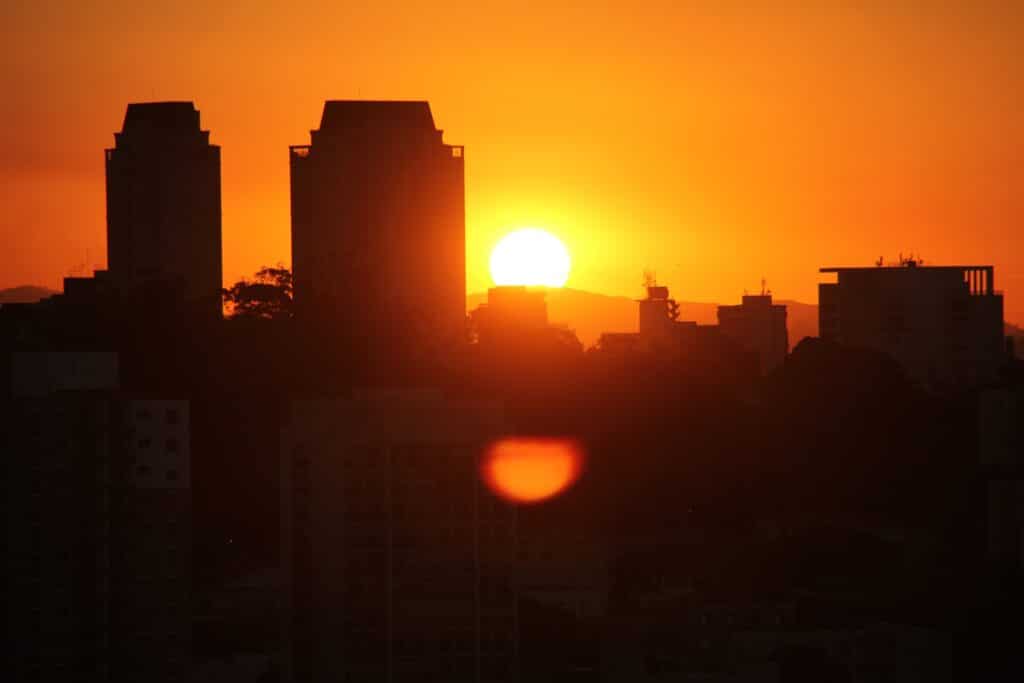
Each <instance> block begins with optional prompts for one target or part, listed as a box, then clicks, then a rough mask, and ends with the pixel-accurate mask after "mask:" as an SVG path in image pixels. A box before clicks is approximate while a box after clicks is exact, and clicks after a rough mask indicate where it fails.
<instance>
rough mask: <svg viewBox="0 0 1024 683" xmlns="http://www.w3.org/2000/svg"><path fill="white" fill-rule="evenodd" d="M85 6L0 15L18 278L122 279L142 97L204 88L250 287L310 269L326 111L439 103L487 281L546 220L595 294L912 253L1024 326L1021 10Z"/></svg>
mask: <svg viewBox="0 0 1024 683" xmlns="http://www.w3.org/2000/svg"><path fill="white" fill-rule="evenodd" d="M88 4H89V5H91V6H90V7H88V8H86V7H84V6H83V5H84V3H81V4H80V3H70V2H66V3H60V2H45V1H44V2H38V3H33V4H31V5H29V4H28V3H24V4H23V6H16V5H15V4H14V3H10V6H5V7H4V8H3V9H0V19H2V28H0V31H2V33H3V41H4V45H3V47H0V54H2V55H3V58H2V62H0V63H2V67H0V83H2V85H3V86H4V92H5V99H4V109H3V126H2V127H0V131H2V132H0V142H2V145H3V149H4V155H3V161H2V165H0V175H2V187H3V188H4V189H3V190H2V192H3V199H4V208H5V211H4V217H3V219H0V235H2V240H3V244H4V245H5V246H6V248H7V260H6V262H5V264H4V267H3V269H2V270H0V272H2V276H0V287H10V286H15V285H20V284H39V285H45V286H48V287H53V288H58V287H59V285H60V279H61V278H62V277H63V276H65V275H68V274H70V273H72V272H78V273H81V270H80V269H81V268H82V266H85V267H86V268H90V269H91V268H92V267H102V266H103V265H104V264H105V260H106V259H105V255H106V247H105V200H104V176H103V149H104V148H107V147H111V146H112V145H113V132H114V131H115V130H118V129H119V128H120V125H121V122H122V119H123V116H124V110H125V106H126V105H127V103H129V102H134V101H150V100H192V101H194V102H195V103H196V106H197V108H199V109H200V111H201V113H202V125H203V128H204V129H207V130H210V131H211V142H212V143H213V144H217V145H220V146H221V147H222V152H223V160H222V177H223V225H224V237H223V243H224V276H225V279H226V280H227V281H228V282H231V281H233V280H235V279H237V278H238V277H240V276H242V275H248V274H251V273H252V272H253V271H255V270H256V269H257V268H258V267H259V266H260V265H263V264H272V263H276V262H278V261H282V262H285V263H287V262H288V261H289V258H290V246H289V208H288V165H287V147H288V145H290V144H305V143H307V142H308V139H309V138H308V134H309V130H310V129H312V128H315V127H316V126H317V125H318V121H319V115H320V111H321V109H322V106H323V101H324V100H325V99H332V98H338V99H340V98H367V99H370V98H372V99H426V100H429V101H430V104H431V108H432V110H433V112H434V117H435V121H436V123H437V125H438V127H440V128H443V129H444V130H445V131H446V132H445V139H446V141H447V142H449V143H452V144H459V145H465V146H466V206H467V226H466V227H467V289H468V291H470V292H478V291H482V290H484V289H486V287H487V286H488V284H489V276H488V272H487V262H488V256H489V253H490V249H491V247H492V246H493V245H494V244H495V243H496V242H497V240H498V239H499V238H500V237H501V236H502V235H504V234H505V233H506V232H508V231H511V230H513V229H515V228H518V227H524V226H536V227H542V228H545V229H547V230H549V231H551V232H553V233H555V234H556V235H558V236H559V237H560V238H561V239H562V240H563V241H564V242H565V244H566V246H567V247H568V249H569V251H570V253H571V255H572V259H573V269H572V272H571V274H570V276H569V281H568V283H567V285H568V286H570V287H574V288H578V289H584V290H590V291H594V292H600V293H606V294H624V295H636V294H637V293H638V291H639V285H640V280H641V271H642V270H643V269H645V268H651V269H653V270H655V271H656V272H657V273H658V277H659V280H661V281H663V282H664V283H666V284H668V285H669V286H671V287H672V291H673V294H674V295H676V296H678V297H680V298H682V299H686V300H704V301H719V302H723V303H728V302H732V301H735V300H737V299H738V298H739V296H740V294H741V293H742V291H743V289H750V290H753V289H756V288H757V287H758V286H759V281H760V278H761V277H762V276H764V277H766V278H767V279H768V283H769V286H770V287H771V288H772V289H773V290H774V291H775V292H776V293H777V294H778V295H779V296H781V297H784V298H787V299H798V300H802V301H807V302H814V301H816V299H817V294H816V286H817V283H818V282H819V281H820V278H819V276H818V274H817V268H818V267H819V266H823V265H868V264H870V263H871V262H873V261H874V260H875V259H877V258H878V257H879V256H882V255H884V256H885V257H886V258H889V259H894V258H896V256H897V254H898V253H899V252H903V253H904V254H906V253H907V252H909V251H915V252H919V253H921V254H922V255H923V257H924V258H925V260H926V261H928V262H932V263H993V264H994V265H995V266H996V286H997V288H999V289H1003V290H1005V291H1006V315H1007V319H1008V320H1011V321H1020V320H1022V319H1024V249H1022V248H1021V246H1020V234H1021V233H1024V230H1022V229H1021V217H1022V216H1024V192H1022V191H1021V190H1022V189H1024V132H1022V130H1021V126H1020V123H1019V114H1020V111H1021V110H1022V104H1024V94H1022V93H1024V68H1022V67H1024V51H1022V50H1021V49H1020V44H1021V42H1022V41H1024V6H1022V5H1021V4H1020V3H1015V2H1006V3H994V2H990V3H972V4H967V3H964V6H963V7H962V8H960V9H956V10H952V9H949V8H935V7H927V6H926V5H927V3H897V4H899V7H889V6H886V4H885V3H865V4H864V6H862V7H860V8H856V9H850V8H846V9H827V10H826V9H796V8H793V7H784V5H786V4H789V3H777V4H778V7H776V8H774V9H771V8H767V6H763V7H762V8H761V9H758V10H753V9H751V8H750V7H746V6H740V5H739V4H737V6H736V7H735V8H732V9H723V8H722V7H721V4H720V3H714V4H713V3H701V4H705V5H706V8H694V7H690V8H686V7H683V8H680V7H678V6H677V5H679V3H675V2H658V3H641V4H627V3H602V4H596V3H594V4H590V5H589V6H588V7H581V6H578V5H579V3H543V4H538V5H537V6H530V5H522V4H520V5H514V6H504V7H492V8H481V7H478V6H476V5H475V4H469V3H467V4H465V5H464V6H459V5H458V4H456V3H435V4H433V5H429V6H425V5H420V4H417V3H411V2H405V3H402V2H390V3H385V2H382V3H374V4H373V6H372V7H370V6H365V7H363V6H360V7H340V6H337V5H336V4H334V3H326V2H323V3H307V4H306V6H304V7H301V8H297V7H291V6H288V5H285V4H283V3H282V4H276V3H266V2H264V3H244V4H243V3H225V6H222V7H219V8H210V7H207V6H206V4H205V3H199V2H195V1H194V0H183V1H180V2H175V3H167V2H157V3H146V4H143V3H127V2H95V3H88ZM766 5H767V3H766ZM978 5H981V6H978ZM712 7H713V8H714V9H709V8H712Z"/></svg>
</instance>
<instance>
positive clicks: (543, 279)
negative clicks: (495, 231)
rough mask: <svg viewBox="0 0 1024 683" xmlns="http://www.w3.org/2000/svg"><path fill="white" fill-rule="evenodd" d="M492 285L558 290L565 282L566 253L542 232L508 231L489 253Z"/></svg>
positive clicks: (526, 229)
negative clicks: (554, 288)
mask: <svg viewBox="0 0 1024 683" xmlns="http://www.w3.org/2000/svg"><path fill="white" fill-rule="evenodd" d="M491 279H492V280H494V284H496V285H499V286H503V285H526V286H532V287H536V286H541V287H561V286H562V285H564V284H565V281H566V280H568V279H569V251H568V250H567V249H566V248H565V245H564V244H562V241H561V240H559V239H558V238H557V237H555V236H554V235H552V234H551V233H550V232H548V231H546V230H541V229H539V228H522V229H521V230H516V231H514V232H510V233H509V234H507V235H505V236H504V237H502V238H501V241H499V242H498V244H497V245H496V246H495V247H494V250H493V251H492V252H491Z"/></svg>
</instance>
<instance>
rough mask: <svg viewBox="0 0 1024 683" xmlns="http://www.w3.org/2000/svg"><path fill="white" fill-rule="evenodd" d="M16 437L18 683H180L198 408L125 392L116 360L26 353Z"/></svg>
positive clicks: (18, 383)
mask: <svg viewBox="0 0 1024 683" xmlns="http://www.w3.org/2000/svg"><path fill="white" fill-rule="evenodd" d="M11 363H12V367H11V371H12V373H11V390H12V396H11V399H10V403H9V408H10V410H9V414H8V418H9V420H10V422H9V424H10V427H11V429H10V431H9V432H8V434H6V435H5V436H6V437H7V441H6V442H5V443H6V444H7V445H8V446H9V450H6V451H5V453H4V455H5V461H6V462H5V464H6V468H7V469H6V479H7V486H8V488H7V491H6V497H7V503H6V504H7V511H8V515H7V519H8V525H7V530H6V531H7V533H6V535H5V536H6V548H7V556H8V560H7V561H8V573H7V598H8V599H7V608H6V617H7V618H6V621H7V628H8V643H9V646H10V647H11V653H10V655H11V657H10V659H9V660H8V661H7V662H6V665H5V673H6V674H7V675H8V676H9V677H10V678H9V680H17V681H30V680H31V681H71V680H76V681H77V680H81V681H124V682H125V683H127V682H129V681H132V682H134V681H143V680H144V681H168V682H171V681H183V680H185V677H186V676H187V675H188V671H189V668H190V664H191V659H192V641H191V623H190V622H191V569H192V568H191V560H190V555H191V523H192V520H191V507H192V500H191V484H190V471H189V470H190V454H189V434H190V432H189V412H188V407H189V404H188V401H184V400H152V399H149V398H143V397H137V396H131V395H126V394H125V393H123V392H121V391H119V390H118V388H117V387H118V377H117V375H118V367H117V366H118V363H117V355H116V354H113V353H16V354H12V357H11Z"/></svg>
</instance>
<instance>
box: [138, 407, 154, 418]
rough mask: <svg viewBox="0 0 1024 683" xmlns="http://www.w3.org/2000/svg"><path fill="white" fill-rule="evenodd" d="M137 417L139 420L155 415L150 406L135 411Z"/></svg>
mask: <svg viewBox="0 0 1024 683" xmlns="http://www.w3.org/2000/svg"><path fill="white" fill-rule="evenodd" d="M135 417H136V419H139V420H148V419H149V418H151V417H153V415H152V414H151V413H150V412H149V409H148V408H139V409H138V410H136V411H135Z"/></svg>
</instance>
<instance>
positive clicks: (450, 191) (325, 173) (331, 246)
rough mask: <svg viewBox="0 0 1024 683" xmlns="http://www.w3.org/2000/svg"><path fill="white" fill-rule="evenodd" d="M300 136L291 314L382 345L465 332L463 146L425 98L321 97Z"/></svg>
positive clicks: (444, 339)
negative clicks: (453, 141) (303, 138)
mask: <svg viewBox="0 0 1024 683" xmlns="http://www.w3.org/2000/svg"><path fill="white" fill-rule="evenodd" d="M310 136H311V138H312V139H311V144H310V145H302V146H294V147H292V148H291V211H292V268H293V272H294V280H295V306H296V311H297V315H298V316H299V318H300V319H303V320H304V321H308V322H313V323H314V324H317V325H318V326H320V327H323V328H325V329H327V330H329V331H334V332H337V333H340V334H341V336H342V337H345V338H349V339H353V340H358V343H361V344H362V345H363V346H366V342H367V340H373V341H372V343H371V346H372V347H374V348H377V349H381V348H383V349H384V350H385V351H390V352H392V353H394V352H397V351H398V350H399V349H400V348H402V347H403V345H404V344H407V343H409V341H410V339H415V343H416V344H417V345H419V346H420V347H424V346H425V347H428V348H438V347H439V348H450V347H451V345H452V344H453V343H456V342H458V341H461V340H463V339H464V338H465V307H466V282H465V270H466V267H465V197H464V183H463V148H462V147H460V146H453V145H447V144H445V143H444V142H443V139H442V131H440V130H438V129H437V128H436V127H435V125H434V119H433V116H432V114H431V112H430V105H429V104H428V103H427V102H363V101H328V102H326V103H325V104H324V111H323V116H322V118H321V120H320V128H319V129H318V130H314V131H312V132H311V134H310ZM361 348H362V347H361ZM363 350H364V351H365V350H366V349H363ZM378 353H380V352H379V351H378Z"/></svg>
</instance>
